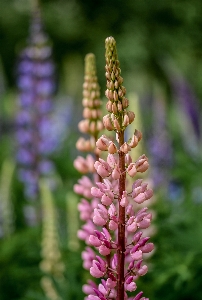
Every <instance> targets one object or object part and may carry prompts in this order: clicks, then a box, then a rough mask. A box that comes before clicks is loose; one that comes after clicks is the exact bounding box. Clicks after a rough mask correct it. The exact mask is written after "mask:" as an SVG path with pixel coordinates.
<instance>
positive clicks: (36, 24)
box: [16, 8, 56, 199]
mask: <svg viewBox="0 0 202 300" xmlns="http://www.w3.org/2000/svg"><path fill="white" fill-rule="evenodd" d="M51 54H52V49H51V47H50V45H49V41H48V38H47V36H46V35H45V33H44V32H43V26H42V22H41V16H40V11H39V9H38V8H37V9H36V10H35V11H34V13H33V16H32V20H31V25H30V35H29V38H28V41H27V46H26V48H25V49H23V50H22V52H21V53H20V55H19V61H18V66H17V87H18V91H19V97H18V105H19V111H18V115H17V117H16V127H17V128H16V129H17V131H16V140H17V143H18V151H17V154H16V159H17V162H18V166H19V170H18V174H19V179H20V180H21V181H22V182H23V183H24V187H25V195H26V196H27V197H28V198H29V199H34V198H36V197H37V194H38V179H39V177H40V176H41V175H45V176H47V175H48V174H50V173H51V172H53V169H54V166H53V164H52V162H51V161H50V160H49V158H48V155H49V154H51V153H52V152H53V150H54V149H55V145H56V140H55V138H54V137H53V136H52V132H51V127H52V123H51V113H52V110H53V103H52V96H53V93H54V91H55V78H54V73H55V67H54V64H53V62H52V58H51Z"/></svg>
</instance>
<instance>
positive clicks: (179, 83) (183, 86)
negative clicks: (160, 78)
mask: <svg viewBox="0 0 202 300" xmlns="http://www.w3.org/2000/svg"><path fill="white" fill-rule="evenodd" d="M171 85H172V89H173V93H174V95H175V97H176V98H177V100H178V101H179V104H180V106H181V109H182V110H184V111H185V112H186V114H187V116H188V117H189V119H190V121H191V124H192V126H193V128H194V132H195V134H196V136H197V138H198V139H200V136H201V132H200V126H201V125H200V107H199V102H198V100H197V98H196V95H195V93H194V91H193V89H192V87H191V85H190V83H189V82H188V81H186V80H185V79H184V78H183V77H182V76H174V77H173V78H171Z"/></svg>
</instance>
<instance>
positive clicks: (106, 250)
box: [99, 245, 111, 256]
mask: <svg viewBox="0 0 202 300" xmlns="http://www.w3.org/2000/svg"><path fill="white" fill-rule="evenodd" d="M110 252H111V250H110V249H109V248H107V247H106V246H105V245H101V246H100V247H99V253H100V254H101V255H103V256H106V255H109V254H110Z"/></svg>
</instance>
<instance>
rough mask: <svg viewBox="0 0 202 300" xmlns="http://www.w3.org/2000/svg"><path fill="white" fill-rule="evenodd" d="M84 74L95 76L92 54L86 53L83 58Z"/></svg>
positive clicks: (93, 56)
mask: <svg viewBox="0 0 202 300" xmlns="http://www.w3.org/2000/svg"><path fill="white" fill-rule="evenodd" d="M85 74H86V75H88V74H92V75H95V74H96V65H95V55H94V54H93V53H88V54H86V56H85Z"/></svg>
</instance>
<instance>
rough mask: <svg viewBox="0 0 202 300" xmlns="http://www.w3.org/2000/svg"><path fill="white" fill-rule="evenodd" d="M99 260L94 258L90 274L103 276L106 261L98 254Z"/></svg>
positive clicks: (96, 276)
mask: <svg viewBox="0 0 202 300" xmlns="http://www.w3.org/2000/svg"><path fill="white" fill-rule="evenodd" d="M96 258H97V260H95V259H94V260H93V265H92V267H91V268H90V274H91V275H92V276H93V277H95V278H100V277H103V276H104V274H105V272H106V263H105V261H104V260H103V259H101V258H100V257H99V256H96Z"/></svg>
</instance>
